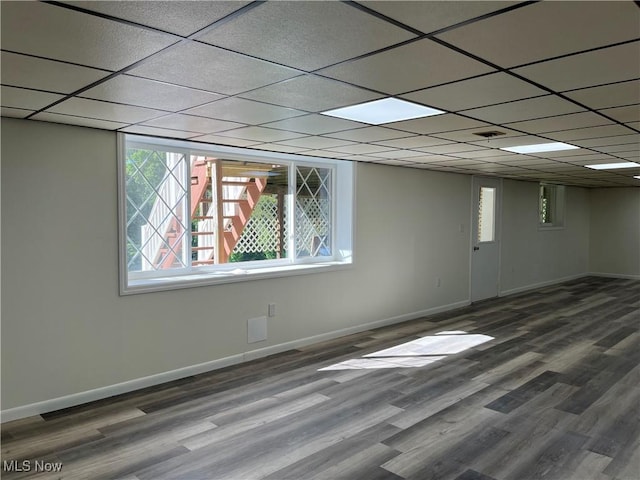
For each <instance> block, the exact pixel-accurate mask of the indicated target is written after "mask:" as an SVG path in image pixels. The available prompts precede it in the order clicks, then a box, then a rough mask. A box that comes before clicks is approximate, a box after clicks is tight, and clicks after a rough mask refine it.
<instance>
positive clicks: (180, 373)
mask: <svg viewBox="0 0 640 480" xmlns="http://www.w3.org/2000/svg"><path fill="white" fill-rule="evenodd" d="M469 304H470V302H469V300H464V301H461V302H456V303H451V304H449V305H443V306H439V307H433V308H428V309H426V310H420V311H417V312H411V313H405V314H403V315H398V316H395V317H391V318H385V319H382V320H376V321H374V322H369V323H364V324H361V325H356V326H353V327H347V328H342V329H340V330H334V331H332V332H327V333H321V334H319V335H314V336H311V337H306V338H301V339H298V340H293V341H291V342H285V343H280V344H278V345H272V346H270V347H265V348H259V349H256V350H250V351H248V352H244V353H239V354H236V355H231V356H229V357H224V358H219V359H217V360H212V361H210V362H205V363H200V364H197V365H191V366H189V367H183V368H178V369H176V370H170V371H168V372H162V373H158V374H155V375H149V376H147V377H142V378H136V379H134V380H128V381H126V382H121V383H116V384H114V385H109V386H106V387H100V388H95V389H93V390H87V391H84V392H79V393H74V394H71V395H65V396H63V397H57V398H52V399H50V400H44V401H42V402H36V403H31V404H28V405H23V406H20V407H14V408H9V409H7V410H2V412H0V422H1V423H4V422H10V421H13V420H18V419H20V418H25V417H30V416H33V415H39V414H41V413H46V412H52V411H54V410H60V409H63V408H69V407H73V406H76V405H81V404H83V403H88V402H93V401H96V400H101V399H103V398H108V397H113V396H114V395H120V394H123V393H128V392H132V391H134V390H139V389H141V388H146V387H152V386H154V385H159V384H162V383H166V382H171V381H173V380H178V379H180V378H185V377H190V376H192V375H198V374H201V373H206V372H210V371H212V370H218V369H220V368H224V367H229V366H231V365H237V364H239V363H243V362H248V361H251V360H256V359H258V358H262V357H266V356H268V355H273V354H276V353H281V352H286V351H288V350H292V349H294V348H299V347H304V346H307V345H311V344H313V343H318V342H323V341H326V340H332V339H334V338H338V337H342V336H345V335H350V334H353V333H359V332H365V331H367V330H371V329H374V328H380V327H385V326H387V325H393V324H396V323H402V322H406V321H409V320H414V319H416V318H421V317H425V316H428V315H434V314H436V313H441V312H445V311H448V310H455V309H457V308H462V307H466V306H467V305H469Z"/></svg>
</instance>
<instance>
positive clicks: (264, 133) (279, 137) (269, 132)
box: [220, 127, 304, 143]
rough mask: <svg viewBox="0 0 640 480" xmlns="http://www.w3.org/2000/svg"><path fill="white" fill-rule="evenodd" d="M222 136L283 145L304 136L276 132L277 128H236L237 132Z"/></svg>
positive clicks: (227, 132)
mask: <svg viewBox="0 0 640 480" xmlns="http://www.w3.org/2000/svg"><path fill="white" fill-rule="evenodd" d="M220 135H222V136H225V137H233V138H240V139H243V140H255V141H256V142H259V143H265V142H278V143H282V141H283V140H290V139H292V138H298V137H302V136H304V135H302V134H300V133H292V132H285V131H284V130H276V129H275V128H264V127H244V128H236V129H235V130H229V131H226V132H223V133H220Z"/></svg>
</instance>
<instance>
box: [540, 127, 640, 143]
mask: <svg viewBox="0 0 640 480" xmlns="http://www.w3.org/2000/svg"><path fill="white" fill-rule="evenodd" d="M629 133H632V132H631V131H630V130H629V129H628V128H625V127H623V126H621V125H615V124H614V125H603V126H600V127H587V128H578V129H575V130H563V131H560V132H549V133H545V137H549V138H551V139H553V140H558V141H561V142H572V141H575V140H583V139H586V138H597V137H612V136H614V135H626V134H629Z"/></svg>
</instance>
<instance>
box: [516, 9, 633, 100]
mask: <svg viewBox="0 0 640 480" xmlns="http://www.w3.org/2000/svg"><path fill="white" fill-rule="evenodd" d="M593 3H595V2H593ZM603 3H604V2H603ZM616 3H619V2H616ZM638 10H639V11H640V9H638ZM515 72H516V73H518V74H520V75H522V76H524V77H526V78H528V79H531V80H534V81H536V82H538V83H541V84H543V85H545V86H546V87H549V88H552V89H555V90H558V91H562V90H572V89H576V88H583V87H591V86H595V85H602V84H605V83H612V82H622V81H625V80H632V79H636V78H638V77H640V43H639V42H633V43H628V44H625V45H620V46H617V47H610V48H603V49H601V50H596V51H593V52H588V53H582V54H580V55H572V56H570V57H564V58H559V59H557V60H550V61H548V62H542V63H537V64H535V65H530V66H528V67H523V68H518V69H516V70H515Z"/></svg>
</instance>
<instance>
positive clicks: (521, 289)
mask: <svg viewBox="0 0 640 480" xmlns="http://www.w3.org/2000/svg"><path fill="white" fill-rule="evenodd" d="M590 275H591V274H590V273H579V274H577V275H569V276H568V277H562V278H556V279H554V280H547V281H546V282H540V283H533V284H530V285H525V286H523V287H517V288H512V289H510V290H504V291H501V292H499V293H498V296H499V297H506V296H508V295H513V294H516V293H522V292H527V291H529V290H535V289H537V288H543V287H548V286H550V285H555V284H557V283H563V282H570V281H571V280H576V279H578V278H583V277H588V276H590Z"/></svg>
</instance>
